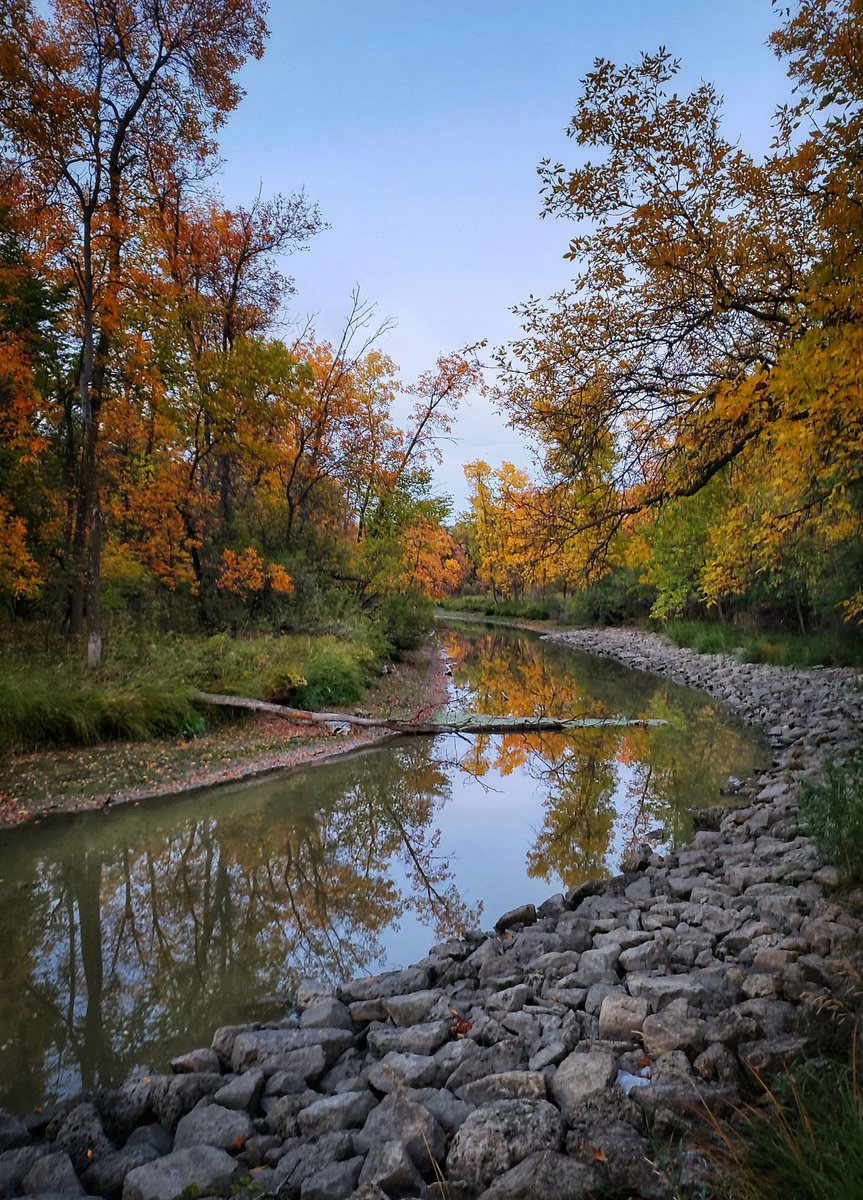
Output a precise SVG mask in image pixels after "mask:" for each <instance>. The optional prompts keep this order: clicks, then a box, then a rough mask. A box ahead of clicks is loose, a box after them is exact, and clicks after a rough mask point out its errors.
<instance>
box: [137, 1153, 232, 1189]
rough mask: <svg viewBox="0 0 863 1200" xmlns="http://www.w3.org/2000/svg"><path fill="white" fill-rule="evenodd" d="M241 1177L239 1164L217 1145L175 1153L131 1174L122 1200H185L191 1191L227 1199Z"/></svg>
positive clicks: (147, 1164)
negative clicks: (183, 1198) (185, 1196)
mask: <svg viewBox="0 0 863 1200" xmlns="http://www.w3.org/2000/svg"><path fill="white" fill-rule="evenodd" d="M240 1174H241V1167H240V1164H239V1163H238V1162H237V1161H236V1160H235V1159H233V1158H231V1156H230V1155H229V1154H226V1153H225V1151H224V1150H219V1149H218V1148H217V1147H216V1146H194V1147H189V1148H188V1149H185V1150H175V1151H174V1152H173V1153H172V1154H168V1155H166V1156H165V1158H158V1159H156V1161H155V1162H151V1163H146V1164H145V1165H144V1166H142V1167H136V1168H135V1170H134V1171H130V1172H129V1174H128V1175H127V1176H126V1181H125V1183H124V1184H123V1200H182V1197H183V1194H184V1192H185V1194H186V1195H189V1192H188V1191H186V1189H192V1188H194V1189H197V1191H196V1194H197V1195H203V1196H228V1195H230V1193H231V1189H232V1188H233V1186H234V1184H235V1183H236V1181H237V1180H238V1179H239V1177H240Z"/></svg>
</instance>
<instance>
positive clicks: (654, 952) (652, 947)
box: [620, 938, 668, 971]
mask: <svg viewBox="0 0 863 1200" xmlns="http://www.w3.org/2000/svg"><path fill="white" fill-rule="evenodd" d="M667 965H668V947H667V946H666V944H665V942H663V941H660V940H659V938H654V939H653V941H650V942H644V943H642V945H640V946H630V948H629V949H628V950H624V951H623V953H622V954H621V956H620V969H621V970H622V971H656V970H657V969H658V968H660V967H666V966H667Z"/></svg>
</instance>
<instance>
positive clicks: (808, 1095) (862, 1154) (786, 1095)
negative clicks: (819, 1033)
mask: <svg viewBox="0 0 863 1200" xmlns="http://www.w3.org/2000/svg"><path fill="white" fill-rule="evenodd" d="M853 1058H854V1051H852V1058H851V1060H850V1061H843V1062H825V1061H824V1060H823V1059H820V1060H817V1061H813V1062H811V1063H809V1064H807V1065H806V1066H805V1067H803V1068H801V1069H799V1070H798V1071H797V1072H795V1074H794V1075H793V1076H790V1077H788V1078H786V1079H785V1080H783V1081H781V1082H780V1083H779V1084H777V1085H776V1086H775V1088H774V1089H773V1090H771V1091H767V1092H766V1094H765V1096H764V1097H763V1099H762V1101H761V1104H760V1105H759V1106H758V1107H754V1106H753V1107H752V1108H750V1109H749V1110H748V1111H747V1112H746V1113H745V1116H744V1120H743V1123H742V1127H741V1128H740V1129H738V1130H736V1131H734V1132H733V1133H730V1134H728V1135H727V1136H726V1139H725V1140H726V1146H727V1148H728V1150H729V1159H730V1162H728V1163H725V1164H724V1166H725V1168H726V1170H727V1172H728V1176H729V1187H728V1192H727V1194H728V1196H729V1197H731V1198H733V1200H851V1198H852V1197H855V1196H863V1095H861V1091H860V1085H859V1081H858V1076H857V1071H856V1070H855V1068H854V1066H853Z"/></svg>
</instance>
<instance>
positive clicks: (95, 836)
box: [0, 739, 480, 1109]
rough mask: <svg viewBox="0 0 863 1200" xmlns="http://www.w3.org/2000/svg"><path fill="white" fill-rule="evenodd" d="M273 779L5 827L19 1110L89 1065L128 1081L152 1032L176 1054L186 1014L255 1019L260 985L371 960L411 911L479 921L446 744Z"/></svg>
mask: <svg viewBox="0 0 863 1200" xmlns="http://www.w3.org/2000/svg"><path fill="white" fill-rule="evenodd" d="M324 777H325V778H324ZM319 781H320V782H321V783H323V784H325V786H326V800H325V802H323V803H322V802H321V795H320V792H319V789H318V788H317V787H316V786H315V784H316V783H317V782H319ZM310 784H311V786H310ZM266 792H267V795H266V796H265V798H264V802H263V803H262V802H261V795H260V786H259V787H258V788H257V789H256V790H255V792H254V799H252V792H251V791H249V792H248V793H247V794H248V797H249V799H248V801H245V799H244V793H243V790H242V789H232V790H231V794H230V795H224V796H222V797H220V798H219V800H218V801H217V802H216V803H215V804H214V803H213V800H212V798H210V799H209V801H208V802H202V801H201V800H196V799H182V800H175V801H174V802H173V803H172V804H171V805H170V806H168V805H164V804H158V805H151V806H147V809H146V811H145V810H144V809H138V810H136V811H134V812H133V811H131V810H130V811H126V812H119V811H118V812H114V813H106V814H100V815H98V816H94V817H91V818H84V819H83V820H82V819H79V820H77V821H74V822H69V823H64V825H63V826H62V827H61V826H54V827H53V828H51V829H46V830H37V829H30V830H27V829H22V830H19V831H17V833H16V834H15V835H14V836H13V837H11V838H10V839H9V841H8V842H7V843H6V844H5V845H4V847H3V851H2V854H0V876H2V877H3V881H4V882H3V884H2V890H3V899H4V904H3V911H2V914H0V932H2V936H3V941H4V943H5V945H4V950H3V968H4V969H3V970H2V971H0V1008H2V1009H3V1010H5V1011H6V1012H7V1013H18V1014H19V1018H18V1019H17V1021H16V1025H15V1028H14V1029H13V1030H10V1029H9V1028H8V1026H7V1028H6V1030H5V1031H4V1039H3V1040H4V1041H5V1044H4V1045H2V1046H0V1081H2V1082H0V1087H2V1088H4V1089H5V1088H6V1085H7V1083H8V1084H10V1085H12V1086H10V1087H9V1092H8V1094H7V1093H6V1092H5V1090H4V1092H3V1098H2V1100H0V1103H7V1104H8V1103H11V1104H13V1105H14V1107H15V1108H16V1109H19V1108H22V1107H23V1106H25V1105H26V1104H27V1103H35V1102H37V1100H39V1099H40V1098H41V1097H42V1096H43V1095H44V1093H45V1092H46V1091H49V1090H53V1087H52V1084H57V1083H59V1086H60V1088H61V1090H64V1091H66V1090H69V1088H70V1087H71V1086H73V1085H74V1083H75V1082H76V1076H77V1079H78V1081H79V1082H80V1083H81V1084H83V1086H86V1087H89V1086H94V1085H98V1084H104V1083H106V1082H110V1081H113V1080H116V1079H118V1078H122V1077H123V1076H124V1075H125V1074H126V1073H127V1071H128V1070H129V1069H130V1068H131V1067H132V1066H134V1065H139V1064H141V1063H142V1062H145V1061H146V1060H147V1057H148V1055H152V1054H153V1053H154V1052H155V1051H156V1048H158V1053H159V1057H160V1059H164V1058H165V1056H166V1054H169V1053H173V1052H177V1051H179V1050H180V1049H188V1047H189V1040H188V1039H189V1031H190V1029H195V1030H196V1031H197V1030H206V1031H211V1030H212V1029H213V1028H214V1027H215V1026H216V1025H218V1024H223V1023H225V1022H226V1021H231V1020H234V1019H248V1017H249V998H250V997H255V998H260V997H265V996H267V995H270V996H272V997H274V998H280V999H281V1000H282V1002H284V1000H286V999H287V998H289V997H290V995H291V993H292V991H293V990H294V988H295V986H296V983H297V981H298V980H299V978H301V977H302V976H303V975H313V976H315V977H316V978H326V979H331V980H333V981H336V980H339V979H345V978H349V977H351V976H353V975H356V974H358V973H361V972H362V971H363V970H366V969H369V968H372V967H375V966H376V965H379V964H381V963H382V962H383V959H384V952H383V949H382V946H381V941H380V934H381V931H382V930H385V929H387V928H389V927H391V926H393V925H394V924H396V923H397V922H398V921H399V919H400V918H401V917H402V916H403V915H404V914H405V913H406V912H408V911H411V912H412V913H414V914H416V915H417V916H418V917H419V918H420V919H421V920H422V921H424V922H425V923H427V924H428V925H429V926H430V927H431V928H432V929H434V931H435V932H436V933H437V932H438V931H441V932H443V931H446V932H451V931H452V930H454V929H460V928H464V927H466V926H475V925H476V924H478V923H479V920H480V909H479V908H477V907H474V908H472V909H471V908H469V907H468V906H467V905H466V904H465V903H464V902H463V900H462V898H461V896H460V894H459V891H458V887H457V885H456V883H455V880H454V878H453V876H452V872H451V870H450V865H449V862H448V861H447V859H446V858H444V857H442V856H441V854H440V850H439V843H440V831H439V830H438V829H436V828H435V827H434V824H433V822H434V818H435V814H436V812H437V810H438V808H439V807H440V805H441V804H442V803H443V802H444V801H445V799H446V798H447V797H448V795H449V782H448V779H447V775H446V773H445V771H444V770H443V768H442V766H441V764H440V763H439V762H437V761H436V759H435V755H434V749H433V746H432V743H431V741H430V740H428V739H422V740H413V741H411V742H409V743H406V744H402V745H398V746H394V747H393V748H392V749H391V750H390V751H389V752H388V753H387V754H385V755H384V754H380V753H377V754H365V755H357V756H354V757H352V758H350V759H348V760H345V761H344V762H342V763H338V764H333V765H329V766H327V767H326V768H322V769H321V770H320V771H315V772H304V773H302V774H296V775H289V776H286V777H281V778H278V779H273V780H272V781H270V782H269V783H268V784H267V786H266ZM205 809H213V810H214V811H213V812H206V811H204V810H205ZM34 838H35V840H36V841H38V843H39V846H38V858H37V860H36V862H35V863H34V860H33V858H32V857H31V855H30V854H29V853H27V846H28V843H30V842H33V841H34ZM22 851H23V852H22ZM395 862H399V863H401V865H402V872H401V873H402V874H403V876H404V878H405V879H406V880H407V881H408V886H407V887H406V888H403V889H400V888H399V887H398V886H397V884H396V883H395V882H394V879H393V864H394V863H395ZM24 864H26V866H25V865H24ZM34 866H35V872H34ZM28 876H29V878H28ZM430 940H431V939H430ZM23 996H26V1003H27V1008H28V1009H29V1010H30V1012H29V1014H26V1013H25V1012H24V1011H23V1010H22V997H23ZM282 1008H283V1003H282V1004H281V1005H278V1004H275V1003H274V1004H273V1005H271V1006H270V1008H269V1010H267V1008H266V1006H264V1008H263V1009H262V1014H261V1015H265V1016H267V1017H272V1016H275V1015H278V1014H279V1012H280V1011H282ZM24 1080H26V1081H28V1082H27V1084H25V1090H26V1091H27V1093H28V1094H27V1095H26V1096H25V1095H22V1089H21V1083H22V1081H24Z"/></svg>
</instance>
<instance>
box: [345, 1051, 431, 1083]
mask: <svg viewBox="0 0 863 1200" xmlns="http://www.w3.org/2000/svg"><path fill="white" fill-rule="evenodd" d="M449 1073H450V1072H449V1070H448V1069H447V1067H446V1065H445V1064H442V1063H439V1062H438V1061H437V1059H436V1058H435V1057H433V1056H431V1055H428V1054H398V1053H397V1052H395V1051H391V1052H390V1053H389V1054H385V1055H384V1057H383V1058H382V1059H381V1060H380V1062H374V1063H370V1064H369V1066H367V1067H366V1069H365V1078H366V1079H367V1080H368V1081H369V1083H370V1084H371V1086H372V1087H373V1088H374V1089H375V1090H376V1091H378V1092H391V1091H392V1090H393V1088H394V1087H397V1086H398V1085H399V1083H403V1084H405V1085H406V1086H407V1087H427V1086H430V1085H433V1084H434V1083H435V1082H437V1081H438V1080H440V1081H442V1080H444V1079H446V1077H447V1075H448V1074H449Z"/></svg>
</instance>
